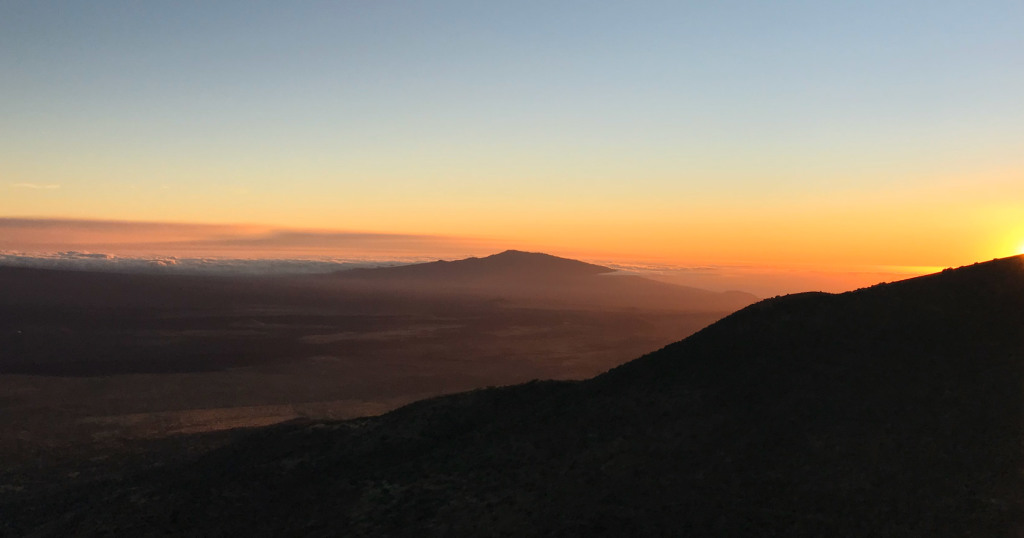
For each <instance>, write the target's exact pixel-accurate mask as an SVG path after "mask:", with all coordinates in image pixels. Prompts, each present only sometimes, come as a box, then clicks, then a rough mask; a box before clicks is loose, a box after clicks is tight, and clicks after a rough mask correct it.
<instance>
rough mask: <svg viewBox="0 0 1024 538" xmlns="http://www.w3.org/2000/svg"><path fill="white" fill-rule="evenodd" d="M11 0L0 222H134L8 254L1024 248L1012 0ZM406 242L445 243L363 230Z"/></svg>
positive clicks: (911, 257) (586, 255)
mask: <svg viewBox="0 0 1024 538" xmlns="http://www.w3.org/2000/svg"><path fill="white" fill-rule="evenodd" d="M58 4H59V5H60V7H59V8H57V7H56V5H58ZM3 11H4V13H3V16H2V17H0V67H3V70H4V72H5V73H6V74H7V76H5V77H3V79H2V81H0V93H2V94H3V95H4V96H5V97H4V99H3V100H2V101H0V116H2V117H4V118H5V119H4V122H3V124H2V125H0V138H2V140H3V141H4V143H3V144H2V145H0V217H7V218H19V219H35V220H39V221H40V222H41V221H42V220H48V219H49V220H53V219H57V220H62V221H75V222H79V223H84V222H87V221H104V222H106V221H120V222H125V223H132V224H130V225H128V224H126V225H124V226H121V227H120V229H119V230H118V231H117V232H116V233H117V238H116V240H113V239H111V237H108V236H105V235H104V234H107V235H109V234H110V233H113V232H111V231H110V230H109V229H107V230H106V231H103V230H100V229H99V228H96V227H95V226H89V225H85V224H81V225H79V226H77V227H74V226H71V225H68V224H65V225H62V226H61V227H60V231H59V233H57V232H54V231H53V230H54V229H51V231H49V232H47V231H46V230H45V227H43V228H40V229H35V230H28V229H22V230H21V232H19V234H20V235H17V236H15V235H8V236H6V237H0V249H2V250H33V249H35V250H40V249H43V250H45V249H65V250H66V249H73V248H84V247H82V245H86V246H88V248H94V249H114V250H116V249H117V248H122V249H126V250H132V249H134V250H136V251H138V250H147V247H146V246H147V245H149V247H148V249H149V250H159V249H161V248H168V249H170V250H168V251H167V252H166V253H170V251H171V250H173V248H171V247H173V246H174V245H172V244H171V243H175V244H176V245H177V247H183V246H185V245H189V248H193V249H195V248H198V247H199V245H200V244H201V243H202V244H206V245H207V246H210V245H213V244H214V243H215V241H214V242H213V243H211V242H209V241H210V240H213V239H222V238H224V237H227V236H231V237H236V236H244V237H255V236H259V235H260V234H267V233H271V232H272V231H274V232H275V233H276V232H277V231H280V230H292V231H295V232H297V233H312V234H313V235H311V236H308V237H320V238H327V237H328V236H331V237H334V239H330V240H326V239H325V241H324V242H323V243H322V244H314V243H315V241H314V240H312V239H310V240H309V241H307V242H306V243H304V245H305V246H304V247H303V248H293V249H291V250H290V251H288V252H276V253H273V252H270V250H273V249H251V250H250V251H248V254H251V255H254V256H263V255H288V254H289V252H290V253H291V254H295V255H299V254H301V255H314V254H315V255H333V256H374V255H376V256H384V255H385V254H388V253H390V254H388V255H394V256H400V255H415V256H425V257H446V256H457V255H460V254H465V255H476V254H484V253H488V252H496V251H500V250H503V249H505V248H518V249H525V250H533V251H545V252H551V253H554V254H558V255H564V256H571V257H577V258H581V259H603V260H612V261H618V262H621V263H653V264H662V265H666V264H675V265H684V266H698V265H707V264H714V265H718V266H727V265H728V266H754V267H764V268H768V267H774V268H779V267H789V268H793V267H797V268H801V269H800V270H801V271H804V270H807V271H826V272H829V273H837V274H838V273H843V272H848V273H850V274H855V273H861V272H862V269H861V268H863V267H891V268H897V267H908V266H914V267H946V266H955V265H962V264H967V263H972V262H974V261H978V260H984V259H991V258H994V257H1000V256H1006V255H1011V254H1015V253H1021V252H1024V245H1021V243H1020V239H1019V238H1020V237H1021V234H1022V233H1024V230H1022V229H1021V225H1020V216H1021V215H1022V214H1024V207H1022V206H1021V202H1020V201H1021V200H1024V146H1022V145H1021V138H1020V128H1019V126H1020V125H1022V124H1024V107H1022V106H1021V100H1020V95H1024V70H1021V69H1019V66H1020V63H1021V61H1022V59H1024V52H1022V51H1024V37H1022V35H1024V34H1022V33H1021V32H1019V22H1020V21H1021V20H1022V17H1024V11H1022V7H1021V5H1020V4H1019V3H1014V2H982V3H980V4H971V5H970V6H967V5H963V6H952V5H949V6H945V5H943V6H938V5H932V4H930V3H921V4H920V5H916V7H914V8H910V7H906V6H905V7H904V8H901V9H895V8H893V7H892V6H891V4H890V3H888V2H869V3H860V4H856V5H849V6H825V5H821V6H809V5H803V6H801V5H796V4H792V5H791V4H787V5H767V4H762V3H758V2H745V3H744V6H743V7H742V8H741V9H727V8H726V7H724V6H719V5H717V4H707V5H691V4H678V5H677V4H663V3H643V2H642V3H640V4H630V5H629V6H626V5H624V4H622V5H619V4H609V3H597V4H587V5H586V7H585V8H584V7H583V6H570V5H569V4H566V3H557V2H556V3H554V4H550V3H531V2H528V3H526V4H522V3H516V4H509V5H499V4H487V5H479V4H465V3H461V2H440V3H433V4H418V3H405V2H399V3H387V4H380V3H335V4H302V5H299V6H294V5H293V6H284V5H280V6H279V5H275V4H260V5H259V6H254V5H251V4H249V3H232V2H228V3H219V4H218V5H216V6H176V5H173V4H167V5H147V6H145V7H143V6H139V7H137V8H132V9H127V8H124V7H123V6H120V7H119V6H116V5H114V4H107V3H98V4H97V3H66V4H65V3H57V4H38V3H29V2H26V3H16V4H14V5H8V6H5V7H4V8H3ZM160 223H176V224H174V225H173V226H164V225H162V224H160ZM353 233H355V234H363V235H362V236H361V237H363V239H361V240H360V241H358V242H351V241H349V242H339V241H338V240H337V234H353ZM54 234H57V235H54ZM318 234H319V235H318ZM331 234H335V235H331ZM367 234H369V235H367ZM396 234H397V235H400V236H410V235H413V236H429V237H431V238H433V239H431V240H429V241H421V242H417V241H412V242H405V243H403V246H402V247H401V248H398V247H395V246H394V245H395V244H396V243H395V242H394V241H390V242H388V241H385V242H384V243H380V244H375V243H374V242H373V241H371V240H369V239H367V238H370V237H373V236H377V237H379V238H384V237H386V236H392V235H396ZM33 241H34V243H33ZM204 241H206V243H203V242H204ZM75 245H78V246H77V247H76V246H75ZM210 248H212V247H210ZM208 250H209V249H208ZM235 253H236V254H237V251H236V252H235ZM399 253H400V254H399ZM224 254H225V255H230V254H231V253H229V252H225V253H224ZM893 272H894V273H895V272H898V271H896V270H894V271H893ZM854 280H857V279H854ZM808 282H810V281H808ZM737 284H738V285H740V284H742V282H739V283H737Z"/></svg>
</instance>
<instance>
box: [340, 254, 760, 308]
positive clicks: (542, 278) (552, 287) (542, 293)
mask: <svg viewBox="0 0 1024 538" xmlns="http://www.w3.org/2000/svg"><path fill="white" fill-rule="evenodd" d="M334 277H335V278H336V279H337V280H339V281H341V282H344V283H347V284H349V285H355V286H363V287H368V288H370V289H390V290H402V291H404V292H407V293H418V294H475V295H488V296H495V297H500V298H503V299H508V300H512V301H517V302H520V303H526V304H531V305H537V304H543V305H556V306H565V305H574V304H575V305H585V306H595V305H596V306H605V307H617V308H630V307H632V308H659V309H670V310H686V311H704V312H723V313H724V312H732V311H734V310H737V309H739V308H742V307H744V306H746V305H749V304H751V303H753V302H754V301H756V300H757V298H756V297H754V296H753V295H751V294H749V293H744V292H740V291H731V292H725V293H718V292H712V291H708V290H702V289H699V288H692V287H687V286H679V285H675V284H668V283H665V282H657V281H654V280H650V279H647V278H643V277H639V276H635V275H618V274H615V270H614V269H610V268H608V267H604V266H601V265H594V264H590V263H585V262H581V261H577V260H570V259H567V258H559V257H557V256H551V255H549V254H542V253H534V252H520V251H517V250H507V251H505V252H502V253H500V254H494V255H492V256H487V257H484V258H467V259H464V260H456V261H450V262H449V261H436V262H430V263H421V264H412V265H403V266H397V267H381V268H375V269H352V270H347V271H340V272H338V273H335V274H334Z"/></svg>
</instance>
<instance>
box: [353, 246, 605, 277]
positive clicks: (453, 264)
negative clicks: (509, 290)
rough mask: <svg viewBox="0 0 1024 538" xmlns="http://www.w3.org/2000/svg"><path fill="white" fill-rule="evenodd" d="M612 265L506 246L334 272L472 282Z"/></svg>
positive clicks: (582, 272)
mask: <svg viewBox="0 0 1024 538" xmlns="http://www.w3.org/2000/svg"><path fill="white" fill-rule="evenodd" d="M614 271H615V270H614V269H610V268H608V267H604V266H601V265H595V264H592V263H586V262H581V261H577V260H571V259H568V258H560V257H558V256H552V255H550V254H543V253H539V252H522V251H519V250H506V251H504V252H501V253H498V254H492V255H490V256H486V257H483V258H475V257H474V258H466V259H463V260H455V261H444V260H438V261H435V262H429V263H417V264H410V265H399V266H395V267H378V268H372V269H363V268H361V269H350V270H347V271H339V272H337V273H335V274H336V275H339V276H343V277H346V278H362V279H394V280H420V279H427V280H432V281H433V280H437V279H444V280H448V281H453V282H473V281H478V280H488V281H489V280H531V279H558V280H562V279H571V278H578V277H581V276H589V275H599V274H605V273H611V272H614Z"/></svg>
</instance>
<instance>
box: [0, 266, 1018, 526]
mask: <svg viewBox="0 0 1024 538" xmlns="http://www.w3.org/2000/svg"><path fill="white" fill-rule="evenodd" d="M1022 365H1024V262H1022V260H1021V258H1018V257H1015V258H1008V259H1003V260H994V261H992V262H988V263H983V264H976V265H974V266H969V267H964V268H961V269H958V270H953V271H946V272H943V273H940V274H936V275H931V276H927V277H921V278H917V279H912V280H908V281H904V282H900V283H894V284H887V285H880V286H876V287H873V288H869V289H864V290H859V291H856V292H851V293H845V294H841V295H828V294H799V295H792V296H786V297H781V298H776V299H771V300H766V301H762V302H760V303H757V304H755V305H752V306H750V307H748V308H746V309H744V310H742V311H739V312H737V313H735V314H733V315H731V316H729V317H727V318H725V319H723V320H721V321H720V322H718V323H716V324H714V325H712V326H710V327H708V328H706V329H705V330H703V331H701V332H699V333H697V334H695V335H693V336H692V337H690V338H687V339H686V340H683V341H681V342H678V343H676V344H673V345H671V346H668V347H666V348H664V349H662V350H659V351H657V352H655V353H651V354H649V355H646V356H644V357H641V358H640V359H638V360H636V361H633V362H631V363H627V364H625V365H623V366H621V367H619V368H617V369H614V370H612V371H610V372H608V373H606V374H604V375H602V376H599V377H597V378H594V379H592V380H589V381H584V382H577V383H566V382H535V383H529V384H526V385H520V386H515V387H506V388H500V389H492V390H484V391H476V392H470V393H464V394H459V395H455V396H450V397H445V398H439V399H434V400H427V401H423V402H419V403H416V404H412V405H410V406H407V407H405V408H402V409H399V410H397V411H395V412H393V413H390V414H388V415H384V416H382V417H378V418H372V419H361V420H356V421H348V422H340V423H321V424H291V425H285V426H279V427H275V428H270V429H266V430H262V431H259V432H257V433H255V434H252V435H246V436H240V439H239V440H238V441H236V442H235V443H233V444H232V445H230V446H228V447H226V448H224V449H221V450H219V451H215V452H213V453H210V454H208V455H206V456H205V457H203V458H201V459H199V460H198V461H194V462H192V463H190V464H187V465H176V466H170V467H169V468H167V469H164V470H157V471H149V472H147V473H143V474H138V475H134V476H130V477H129V478H125V479H122V480H114V481H110V482H106V483H98V484H91V485H85V486H82V487H81V488H79V489H75V490H71V491H68V492H65V493H63V494H61V495H56V496H50V497H46V498H40V499H34V500H29V501H24V502H19V503H15V504H8V505H7V506H0V508H3V509H4V511H5V513H8V514H13V516H12V517H11V518H10V519H8V521H7V523H6V525H7V527H6V530H7V531H8V532H11V533H27V532H29V531H30V530H35V531H37V532H38V533H39V534H41V535H65V534H68V533H97V534H98V533H121V534H125V533H134V534H140V533H143V532H145V531H153V532H154V533H157V534H159V533H166V534H201V535H238V534H251V535H266V536H269V535H282V534H302V535H314V536H316V535H320V536H331V535H350V536H423V535H429V536H451V535H454V536H476V535H519V536H531V535H548V536H556V535H557V536H583V535H587V536H593V535H602V536H625V535H630V536H687V535H691V536H1016V535H1019V532H1020V531H1021V526H1020V523H1021V519H1020V516H1021V501H1022V494H1021V492H1022V491H1024V489H1022V485H1024V484H1021V475H1020V469H1021V457H1020V456H1021V440H1022V436H1021V434H1022V428H1021V426H1022V420H1021V419H1022V416H1021V410H1022V407H1021V404H1022V403H1024V393H1022V386H1024V384H1022V381H1024V376H1022Z"/></svg>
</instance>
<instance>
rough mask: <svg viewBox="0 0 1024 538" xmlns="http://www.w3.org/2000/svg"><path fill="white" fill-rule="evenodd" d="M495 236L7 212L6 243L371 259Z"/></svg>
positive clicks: (13, 246)
mask: <svg viewBox="0 0 1024 538" xmlns="http://www.w3.org/2000/svg"><path fill="white" fill-rule="evenodd" d="M504 246H505V245H495V244H494V243H493V242H492V241H488V240H478V239H467V238H460V237H450V236H439V235H426V234H419V235H417V234H393V233H367V232H350V231H349V232H346V231H323V230H288V229H280V228H270V227H266V226H249V225H220V224H186V223H160V222H126V221H103V220H74V219H32V218H4V217H0V250H7V251H21V252H58V251H70V250H74V251H80V252H81V251H87V250H88V251H95V252H109V253H113V254H118V255H125V254H128V255H140V254H160V255H174V256H190V257H207V256H217V257H235V258H242V257H245V258H250V257H262V258H295V257H309V256H317V257H319V256H342V257H345V258H349V259H351V258H357V257H358V258H366V259H374V260H380V259H409V258H416V257H427V258H432V259H438V258H452V259H454V258H465V257H468V256H475V255H481V254H491V253H493V252H495V251H497V250H501V248H499V247H504Z"/></svg>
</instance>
